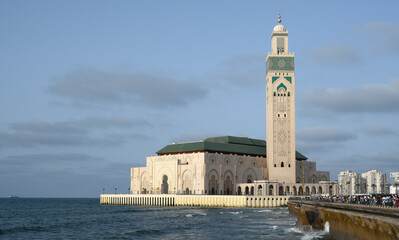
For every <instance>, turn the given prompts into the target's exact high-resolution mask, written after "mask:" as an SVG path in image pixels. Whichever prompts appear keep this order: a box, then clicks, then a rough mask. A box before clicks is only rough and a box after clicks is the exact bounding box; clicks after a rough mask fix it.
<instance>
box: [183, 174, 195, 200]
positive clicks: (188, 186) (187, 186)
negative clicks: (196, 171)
mask: <svg viewBox="0 0 399 240" xmlns="http://www.w3.org/2000/svg"><path fill="white" fill-rule="evenodd" d="M192 179H193V174H192V173H191V172H190V171H188V170H186V171H185V172H184V173H183V193H184V194H191V192H192V190H193V180H192Z"/></svg>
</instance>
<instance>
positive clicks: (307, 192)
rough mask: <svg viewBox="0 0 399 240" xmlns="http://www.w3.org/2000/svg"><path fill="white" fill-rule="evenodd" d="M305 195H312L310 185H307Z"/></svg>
mask: <svg viewBox="0 0 399 240" xmlns="http://www.w3.org/2000/svg"><path fill="white" fill-rule="evenodd" d="M305 195H307V196H309V195H310V189H309V187H308V186H306V187H305Z"/></svg>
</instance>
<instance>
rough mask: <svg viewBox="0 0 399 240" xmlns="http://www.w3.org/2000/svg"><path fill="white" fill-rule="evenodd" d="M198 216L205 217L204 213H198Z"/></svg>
mask: <svg viewBox="0 0 399 240" xmlns="http://www.w3.org/2000/svg"><path fill="white" fill-rule="evenodd" d="M198 215H201V216H206V213H198Z"/></svg>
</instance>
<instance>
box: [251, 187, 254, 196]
mask: <svg viewBox="0 0 399 240" xmlns="http://www.w3.org/2000/svg"><path fill="white" fill-rule="evenodd" d="M251 195H254V187H253V186H252V187H251Z"/></svg>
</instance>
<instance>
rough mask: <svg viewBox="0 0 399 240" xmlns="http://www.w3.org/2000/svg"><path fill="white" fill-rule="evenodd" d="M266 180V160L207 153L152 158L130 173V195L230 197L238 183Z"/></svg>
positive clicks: (148, 158) (234, 192)
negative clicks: (223, 195) (221, 195)
mask: <svg viewBox="0 0 399 240" xmlns="http://www.w3.org/2000/svg"><path fill="white" fill-rule="evenodd" d="M165 177H166V178H165ZM265 177H267V170H266V159H265V158H263V157H252V156H240V155H237V154H223V153H208V152H197V153H179V154H170V155H163V156H151V157H147V167H142V168H132V169H131V192H132V193H134V194H139V193H151V194H162V193H163V194H212V195H215V194H227V195H229V194H236V191H235V186H236V185H237V184H238V183H241V182H248V181H250V182H253V181H255V180H258V179H264V178H265ZM166 186H167V187H166Z"/></svg>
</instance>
